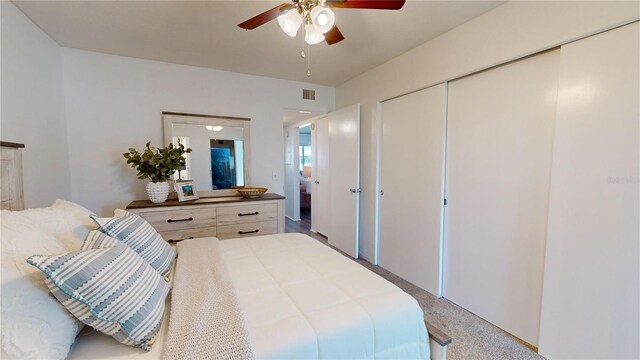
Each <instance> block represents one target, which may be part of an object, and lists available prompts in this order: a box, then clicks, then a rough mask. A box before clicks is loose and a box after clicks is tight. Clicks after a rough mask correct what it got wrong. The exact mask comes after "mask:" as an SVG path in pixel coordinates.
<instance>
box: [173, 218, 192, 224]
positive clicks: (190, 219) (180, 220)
mask: <svg viewBox="0 0 640 360" xmlns="http://www.w3.org/2000/svg"><path fill="white" fill-rule="evenodd" d="M192 220H193V218H192V217H190V218H188V219H176V220H173V219H169V220H167V222H168V223H174V222H182V221H192Z"/></svg>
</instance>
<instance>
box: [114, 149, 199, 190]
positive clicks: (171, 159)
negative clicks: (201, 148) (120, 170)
mask: <svg viewBox="0 0 640 360" xmlns="http://www.w3.org/2000/svg"><path fill="white" fill-rule="evenodd" d="M190 152H191V149H185V147H184V145H182V144H180V143H178V145H177V146H174V145H173V144H169V146H166V147H163V148H155V147H153V146H151V142H148V143H147V145H146V146H145V148H144V149H143V150H142V151H138V150H136V149H134V148H129V152H126V153H123V154H122V155H123V156H124V158H125V159H127V164H129V165H131V167H132V168H134V169H136V170H137V171H138V179H147V178H148V179H149V180H151V182H154V183H157V182H164V181H168V180H169V179H171V175H173V173H174V172H176V170H178V169H179V168H180V167H181V166H182V165H183V164H184V162H185V158H184V156H183V155H184V154H185V153H190Z"/></svg>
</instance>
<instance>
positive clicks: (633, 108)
mask: <svg viewBox="0 0 640 360" xmlns="http://www.w3.org/2000/svg"><path fill="white" fill-rule="evenodd" d="M639 64H640V25H639V24H638V23H634V24H631V25H627V26H624V27H621V28H618V29H614V30H611V31H607V32H605V33H602V34H599V35H595V36H592V37H589V38H586V39H583V40H580V41H576V42H573V43H571V44H568V45H565V46H563V47H562V49H561V56H560V83H559V89H558V116H557V120H556V131H555V142H554V150H553V167H552V174H553V176H552V178H551V192H550V207H549V231H548V237H547V252H546V259H545V277H544V292H543V294H544V296H543V298H542V319H541V324H540V347H539V348H540V354H541V355H544V356H547V357H549V358H551V359H568V358H573V359H580V358H583V359H586V358H589V359H637V358H638V357H640V349H639V342H640V341H639V339H640V324H639V321H638V319H639V318H640V285H639V284H640V275H639V274H640V268H639V261H640V260H639V258H640V256H639V253H638V252H639V251H640V248H639V246H640V245H639V240H638V239H639V238H640V232H639V225H640V224H639V223H640V207H639V205H638V198H639V197H640V189H639V187H640V185H639V181H638V178H639V176H640V155H639V151H640V150H639V149H640V139H639V136H640V80H639V79H640V65H639Z"/></svg>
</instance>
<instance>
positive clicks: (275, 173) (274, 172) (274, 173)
mask: <svg viewBox="0 0 640 360" xmlns="http://www.w3.org/2000/svg"><path fill="white" fill-rule="evenodd" d="M271 180H274V181H278V180H280V175H278V172H277V171H273V172H272V173H271Z"/></svg>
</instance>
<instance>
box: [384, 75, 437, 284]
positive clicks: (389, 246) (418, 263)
mask: <svg viewBox="0 0 640 360" xmlns="http://www.w3.org/2000/svg"><path fill="white" fill-rule="evenodd" d="M446 96H447V89H446V85H445V84H441V85H436V86H433V87H431V88H428V89H425V90H422V91H418V92H415V93H412V94H409V95H405V96H401V97H399V98H396V99H393V100H389V101H385V102H384V103H382V128H381V129H382V130H381V136H382V145H381V146H382V148H381V158H380V189H381V190H382V192H381V195H380V202H379V203H380V205H379V220H378V221H379V232H378V233H379V240H378V261H379V264H380V266H382V267H383V268H385V269H387V270H389V271H391V272H392V273H394V274H396V275H398V276H400V277H402V278H404V279H406V280H408V281H409V282H411V283H413V284H415V285H417V286H419V287H421V288H423V289H425V290H427V291H429V292H430V293H432V294H434V295H436V296H440V295H441V294H440V278H441V277H440V264H441V262H440V259H441V244H440V242H441V241H440V227H441V226H440V225H441V218H442V217H441V215H442V201H443V193H442V190H443V177H442V175H443V173H442V168H443V167H442V165H443V153H444V149H443V146H444V136H445V122H446V110H447V102H446V101H447V100H446ZM382 194H384V195H382Z"/></svg>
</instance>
